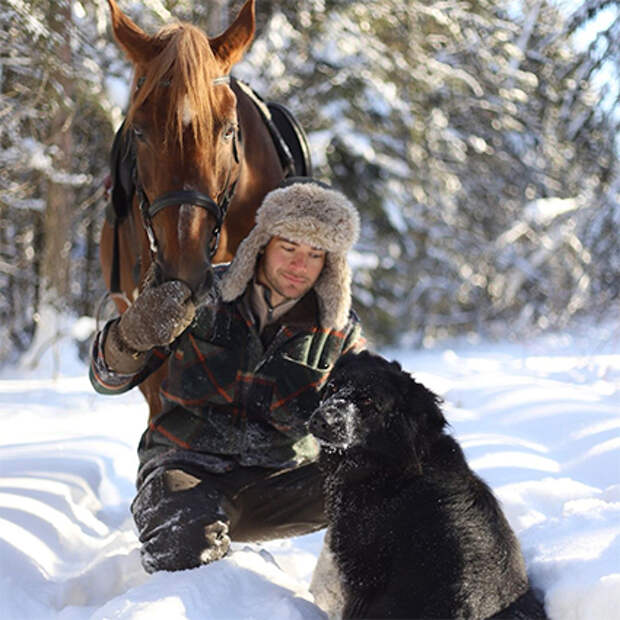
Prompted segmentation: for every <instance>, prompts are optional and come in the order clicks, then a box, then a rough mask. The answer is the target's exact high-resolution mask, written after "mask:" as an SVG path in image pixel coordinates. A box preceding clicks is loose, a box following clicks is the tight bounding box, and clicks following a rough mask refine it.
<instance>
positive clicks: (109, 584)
mask: <svg viewBox="0 0 620 620" xmlns="http://www.w3.org/2000/svg"><path fill="white" fill-rule="evenodd" d="M383 353H384V354H386V355H387V356H388V357H391V358H394V359H398V360H399V361H400V362H401V363H402V364H403V366H404V367H405V368H406V369H408V370H409V371H411V372H412V373H413V374H414V376H415V377H416V378H417V379H419V380H421V381H422V382H424V383H425V384H426V385H427V386H429V387H430V388H431V389H433V390H435V391H436V392H438V393H439V394H441V395H442V396H443V397H444V399H445V411H446V414H447V417H448V419H449V421H450V423H451V426H452V432H453V433H454V434H455V435H456V437H457V438H458V439H459V440H460V442H461V443H462V445H463V447H464V449H465V452H466V454H467V456H468V459H469V461H470V464H471V465H472V467H473V468H474V469H475V470H477V471H478V473H479V474H481V476H482V477H483V478H484V479H485V480H486V481H487V482H489V483H490V485H491V486H492V487H493V489H494V490H495V492H496V494H497V495H498V497H499V498H500V499H501V501H502V504H503V506H504V509H505V511H506V514H507V516H508V518H509V520H510V522H511V524H512V526H513V527H514V529H515V530H516V532H517V534H518V536H519V539H520V540H521V544H522V548H523V552H524V555H525V558H526V562H527V565H528V569H529V571H530V575H531V579H532V582H533V584H534V586H535V587H537V588H540V590H541V591H542V592H543V593H544V598H545V605H546V608H547V612H548V614H549V615H550V617H551V618H553V619H556V620H573V619H574V620H599V619H600V620H611V619H613V618H620V324H614V325H611V326H609V325H608V326H606V327H599V328H596V329H595V328H593V327H589V328H585V327H584V328H583V329H580V330H578V331H576V332H574V333H572V334H561V335H555V336H545V337H543V338H540V339H537V340H536V341H533V342H524V343H521V344H518V345H515V344H488V343H477V344H467V343H463V344H459V345H457V344H453V345H451V346H450V347H449V348H447V347H445V346H444V347H443V348H441V349H437V350H432V351H421V352H414V351H404V350H398V351H383ZM47 357H49V360H48V359H47ZM47 357H46V358H44V360H43V363H42V364H41V365H40V366H39V368H38V369H37V370H35V371H26V370H20V369H17V368H8V369H5V370H4V371H3V372H2V373H0V428H1V429H2V433H1V434H0V617H1V618H3V620H13V619H14V620H24V619H31V618H62V619H63V620H68V619H71V620H84V619H86V618H123V619H129V618H131V619H136V620H137V619H145V620H146V619H148V620H152V619H157V618H162V619H166V620H174V619H177V618H189V619H198V618H201V619H204V618H209V619H218V618H223V619H224V618H225V619H229V618H254V619H265V620H274V619H277V620H286V619H289V618H290V619H298V618H321V617H323V615H322V613H321V611H320V610H319V609H318V608H317V607H316V606H315V605H314V604H313V602H312V597H311V595H310V594H309V593H308V590H307V588H308V584H309V580H310V577H311V573H312V570H313V568H314V564H315V561H316V557H317V555H318V552H319V550H320V547H321V542H322V534H320V533H319V534H313V535H310V536H305V537H301V538H296V539H292V540H286V541H276V542H273V543H269V544H266V545H263V546H260V545H235V546H234V553H233V554H232V555H231V556H230V557H228V558H226V559H225V560H222V561H220V562H218V563H216V564H213V565H210V566H205V567H201V568H198V569H195V570H192V571H184V572H182V573H160V574H155V575H147V574H145V573H144V572H143V571H142V568H141V566H140V561H139V553H138V542H137V539H136V535H135V532H134V529H133V524H132V521H131V518H130V515H129V503H130V501H131V499H132V496H133V491H134V488H133V480H134V474H135V470H136V465H137V459H136V453H135V449H136V445H137V442H138V438H139V436H140V434H141V432H142V427H143V425H144V422H145V419H146V407H145V405H144V402H143V400H142V396H141V394H140V393H139V392H138V391H135V392H134V393H130V394H127V395H125V396H121V397H103V396H99V395H97V394H95V393H94V391H93V390H92V388H91V387H90V384H89V382H88V378H87V376H86V368H85V366H84V365H83V364H82V363H80V362H79V361H78V360H77V358H76V356H75V354H74V352H73V349H72V348H71V347H69V346H63V347H62V348H61V349H60V375H59V377H58V378H57V379H56V380H53V379H52V378H51V370H50V369H51V367H52V365H53V363H54V362H53V356H52V355H50V354H48V356H47ZM361 518H363V516H361ZM264 550H267V551H268V552H269V553H265V551H264ZM269 554H271V556H272V557H273V558H275V563H274V561H273V560H272V559H271V557H270V555H269Z"/></svg>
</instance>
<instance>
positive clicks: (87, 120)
mask: <svg viewBox="0 0 620 620" xmlns="http://www.w3.org/2000/svg"><path fill="white" fill-rule="evenodd" d="M120 5H121V6H122V8H123V9H124V10H125V11H127V13H128V14H130V15H131V16H132V17H133V19H134V20H135V21H137V23H139V24H140V25H141V26H142V27H143V28H144V29H146V30H147V31H150V32H154V31H155V30H156V29H157V28H159V27H160V26H161V25H163V24H164V23H166V22H169V21H170V20H172V19H175V18H176V19H182V20H186V21H190V22H192V23H195V24H197V25H200V26H202V27H203V28H204V30H205V31H206V32H207V33H208V34H209V35H210V36H214V35H217V34H219V33H220V32H221V31H222V30H224V29H225V27H226V26H227V25H228V24H229V23H230V21H231V20H232V19H233V17H234V15H236V12H237V11H238V9H239V8H240V6H241V5H242V0H234V1H232V0H231V1H226V0H217V1H216V0H203V1H200V2H199V1H194V2H192V1H190V0H141V1H140V2H132V1H129V0H124V1H123V0H121V1H120ZM257 21H258V28H257V36H256V39H255V42H254V44H253V46H252V47H251V48H250V52H249V54H248V55H247V56H246V58H245V59H244V60H243V61H242V63H240V64H239V65H237V67H236V68H235V70H234V72H233V74H234V75H235V76H236V77H238V78H241V79H243V80H245V81H247V82H248V83H249V84H250V85H251V86H252V87H253V88H254V89H255V90H256V91H258V92H259V94H261V95H262V97H263V98H264V99H268V100H276V101H279V102H281V103H283V104H285V105H286V106H287V107H288V108H289V109H290V110H291V111H292V112H293V113H294V114H295V115H296V116H297V118H298V119H299V120H300V121H301V123H302V124H303V126H304V128H305V129H306V131H307V133H308V136H309V139H310V142H311V146H312V156H313V161H314V166H315V176H318V177H319V178H321V179H323V180H325V181H328V182H330V183H332V184H333V185H334V186H336V187H337V188H339V189H341V190H342V191H343V192H344V193H345V194H347V195H348V196H349V197H350V198H351V199H352V200H353V201H354V202H355V204H356V205H358V207H359V208H360V211H361V213H362V217H363V231H362V238H361V241H360V243H359V244H358V246H357V251H356V253H355V255H354V257H353V259H354V265H355V282H354V293H355V307H356V308H357V310H358V311H359V313H360V315H361V316H362V318H363V320H364V322H365V326H366V330H367V332H368V334H369V335H370V337H371V339H372V341H373V342H374V343H375V344H377V345H383V344H399V345H409V346H429V345H431V344H433V343H434V342H437V341H438V340H441V339H442V338H444V337H447V336H452V335H467V334H480V335H482V336H484V337H500V336H501V337H508V338H521V339H523V338H527V337H528V336H530V335H532V334H533V333H534V332H538V331H540V330H547V329H553V328H557V327H561V328H564V327H567V326H569V325H570V324H571V321H574V320H576V319H577V318H579V317H583V316H587V317H588V318H592V319H593V320H597V319H601V318H604V317H605V316H606V315H609V314H610V313H613V312H615V313H616V315H619V314H620V239H619V235H618V230H619V228H620V174H619V164H618V154H619V152H620V148H619V146H620V145H619V144H618V135H619V134H618V123H619V121H620V106H619V83H620V75H619V73H620V10H619V8H618V5H617V3H616V2H610V1H606V0H587V1H586V2H582V3H579V2H575V1H574V0H572V1H566V2H565V1H562V0H555V1H552V0H506V1H503V0H498V1H490V0H437V1H434V2H432V1H418V0H381V1H368V0H366V1H361V2H357V1H353V0H282V1H280V2H274V1H271V0H257ZM0 37H1V45H0V363H3V362H7V361H12V360H15V359H16V358H17V357H18V356H19V355H20V354H21V353H22V352H23V351H25V350H26V349H28V348H29V346H31V344H32V340H33V337H34V334H35V332H36V328H37V325H38V324H41V322H42V321H49V320H51V319H50V318H49V317H53V316H54V313H56V314H57V315H71V316H76V317H77V316H90V317H92V316H93V315H94V312H95V307H96V305H97V302H98V300H99V298H100V297H101V295H102V294H103V292H104V288H103V281H102V277H101V272H100V267H99V262H98V238H99V231H100V227H101V224H102V221H103V211H104V207H105V199H104V192H103V179H104V178H105V176H106V175H107V174H108V154H109V149H110V146H111V142H112V137H113V134H114V131H115V130H116V128H117V127H118V125H119V124H120V121H121V119H122V117H123V111H124V106H125V105H126V100H125V96H126V92H127V85H128V83H129V80H130V70H129V67H128V65H127V63H126V62H125V60H124V57H123V55H122V53H121V52H120V50H119V49H118V48H117V47H116V45H115V43H114V42H113V40H112V36H111V32H110V27H109V13H108V7H107V3H106V2H105V0H81V1H79V2H78V1H75V0H0ZM49 309H52V310H53V312H52V313H51V314H50V312H48V311H46V310H49ZM48 328H49V326H48Z"/></svg>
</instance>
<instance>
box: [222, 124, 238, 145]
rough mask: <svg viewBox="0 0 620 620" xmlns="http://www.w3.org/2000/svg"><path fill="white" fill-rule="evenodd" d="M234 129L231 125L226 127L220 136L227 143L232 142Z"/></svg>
mask: <svg viewBox="0 0 620 620" xmlns="http://www.w3.org/2000/svg"><path fill="white" fill-rule="evenodd" d="M235 129H236V128H235V126H234V125H233V124H232V123H230V124H228V125H226V128H225V129H224V133H223V134H222V138H223V139H224V140H227V141H228V140H232V138H233V136H234V135H235Z"/></svg>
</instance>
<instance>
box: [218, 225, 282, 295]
mask: <svg viewBox="0 0 620 620" xmlns="http://www.w3.org/2000/svg"><path fill="white" fill-rule="evenodd" d="M270 238H271V236H270V235H269V233H267V232H264V231H261V230H259V229H257V228H254V229H252V230H251V231H250V234H249V235H248V236H247V237H246V238H245V239H244V240H243V241H242V242H241V244H240V245H239V247H238V248H237V253H236V254H235V259H234V260H233V261H232V263H230V266H229V267H228V270H227V271H226V273H225V274H224V275H223V276H222V280H221V282H220V291H221V293H222V300H223V301H232V300H233V299H236V298H237V297H239V296H240V295H241V294H242V293H243V291H244V290H245V288H246V286H247V285H248V284H249V283H250V280H251V279H252V277H253V276H254V269H255V268H256V259H257V258H258V255H259V253H260V251H261V250H262V249H263V248H264V247H265V246H266V245H267V243H269V239H270Z"/></svg>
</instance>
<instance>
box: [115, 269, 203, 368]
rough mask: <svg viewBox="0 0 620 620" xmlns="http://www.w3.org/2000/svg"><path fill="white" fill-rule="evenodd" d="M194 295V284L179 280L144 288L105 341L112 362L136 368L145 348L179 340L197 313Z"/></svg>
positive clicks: (140, 363) (139, 365)
mask: <svg viewBox="0 0 620 620" xmlns="http://www.w3.org/2000/svg"><path fill="white" fill-rule="evenodd" d="M191 295H192V292H191V290H190V288H189V287H188V286H187V285H186V284H184V283H183V282H180V281H178V280H170V281H168V282H164V283H163V284H160V285H159V286H156V287H153V288H148V289H146V290H144V291H142V293H140V295H139V296H138V298H137V299H136V301H135V302H134V303H133V304H132V305H131V306H130V307H129V308H128V309H127V310H126V311H125V312H124V314H123V315H122V316H121V318H120V320H119V321H118V323H115V324H113V325H111V326H110V328H109V330H108V335H107V337H106V341H105V345H104V355H105V359H106V363H107V364H108V366H109V367H110V368H112V369H113V370H116V371H118V372H125V373H130V372H135V371H136V370H137V369H139V368H140V367H141V366H142V364H143V362H144V357H145V356H144V353H145V352H147V351H150V350H151V349H152V348H153V347H161V346H165V345H167V344H170V343H171V342H172V341H173V340H175V338H177V337H178V336H179V335H180V334H181V333H182V332H183V331H185V329H186V328H187V327H188V325H189V324H190V323H191V322H192V320H193V319H194V315H195V314H196V308H195V306H194V304H193V302H192V300H191Z"/></svg>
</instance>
